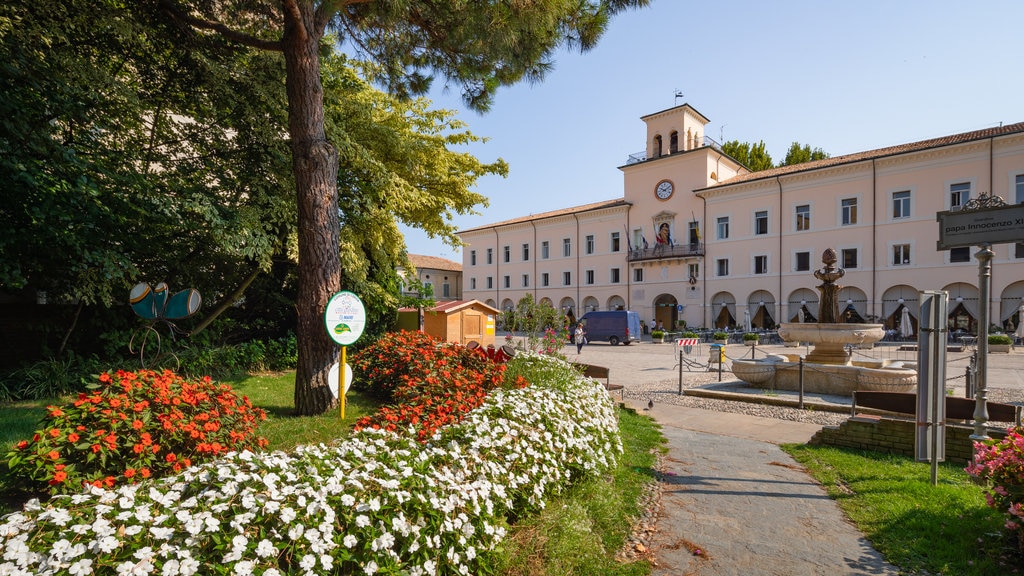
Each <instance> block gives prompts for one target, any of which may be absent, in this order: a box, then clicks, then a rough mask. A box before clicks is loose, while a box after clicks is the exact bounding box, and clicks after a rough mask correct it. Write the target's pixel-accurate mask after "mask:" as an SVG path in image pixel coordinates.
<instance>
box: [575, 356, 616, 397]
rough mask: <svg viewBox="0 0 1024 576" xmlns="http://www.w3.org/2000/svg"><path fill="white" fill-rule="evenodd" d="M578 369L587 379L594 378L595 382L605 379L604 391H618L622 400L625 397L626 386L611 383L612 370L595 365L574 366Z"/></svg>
mask: <svg viewBox="0 0 1024 576" xmlns="http://www.w3.org/2000/svg"><path fill="white" fill-rule="evenodd" d="M573 366H575V367H576V368H577V369H579V370H580V371H582V372H583V375H584V376H586V377H587V378H594V379H595V380H600V379H602V378H603V379H604V389H605V390H607V391H608V392H609V393H611V392H615V391H618V392H619V397H620V398H622V397H624V395H625V390H624V388H625V387H624V386H623V385H622V384H612V382H611V370H610V369H609V368H605V367H604V366H594V365H593V364H573Z"/></svg>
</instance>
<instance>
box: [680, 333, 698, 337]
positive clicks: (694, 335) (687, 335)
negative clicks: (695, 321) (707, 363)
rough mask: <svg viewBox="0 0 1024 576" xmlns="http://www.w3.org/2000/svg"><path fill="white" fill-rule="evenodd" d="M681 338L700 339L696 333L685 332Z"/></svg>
mask: <svg viewBox="0 0 1024 576" xmlns="http://www.w3.org/2000/svg"><path fill="white" fill-rule="evenodd" d="M680 338H699V336H697V333H696V332H683V335H682V336H680Z"/></svg>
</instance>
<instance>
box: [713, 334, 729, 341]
mask: <svg viewBox="0 0 1024 576" xmlns="http://www.w3.org/2000/svg"><path fill="white" fill-rule="evenodd" d="M711 339H712V340H728V339H729V335H728V334H727V333H725V332H715V333H714V334H713V335H712V336H711Z"/></svg>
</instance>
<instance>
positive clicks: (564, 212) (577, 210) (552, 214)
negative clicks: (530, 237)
mask: <svg viewBox="0 0 1024 576" xmlns="http://www.w3.org/2000/svg"><path fill="white" fill-rule="evenodd" d="M632 205H633V203H632V202H627V201H626V199H625V198H617V199H615V200H605V201H604V202H595V203H593V204H581V205H579V206H573V207H570V208H562V209H560V210H551V211H548V212H541V213H540V214H534V215H532V216H524V217H522V218H513V219H512V220H504V221H502V222H495V223H493V224H487V225H484V226H477V227H475V228H467V229H465V230H459V231H457V232H456V234H466V233H469V232H479V231H481V230H490V229H491V228H499V227H502V226H511V225H513V224H526V223H528V222H536V221H537V220H546V219H548V218H556V217H558V216H570V215H573V214H582V213H584V212H595V211H597V210H606V209H608V208H618V207H623V206H632Z"/></svg>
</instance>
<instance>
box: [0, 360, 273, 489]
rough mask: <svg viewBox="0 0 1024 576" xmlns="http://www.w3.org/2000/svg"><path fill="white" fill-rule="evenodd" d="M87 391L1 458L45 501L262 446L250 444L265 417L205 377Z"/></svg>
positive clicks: (151, 377)
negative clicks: (47, 496) (46, 494)
mask: <svg viewBox="0 0 1024 576" xmlns="http://www.w3.org/2000/svg"><path fill="white" fill-rule="evenodd" d="M90 389H91V392H88V393H81V394H79V395H78V398H77V399H76V400H75V401H74V402H72V403H70V404H68V405H65V406H63V407H59V406H49V407H48V408H47V415H46V417H45V418H44V419H43V421H42V428H41V429H40V430H39V431H37V432H36V434H35V436H34V437H33V439H32V440H31V441H29V440H22V441H21V442H19V443H18V444H17V447H16V449H15V450H14V451H13V452H11V453H10V454H9V455H8V463H9V465H10V468H11V472H12V474H13V475H14V476H15V477H18V478H20V479H22V480H24V481H25V482H26V483H27V484H29V485H34V486H35V487H37V488H40V489H42V490H45V491H47V492H49V493H51V494H57V493H66V492H76V491H78V490H80V489H81V486H82V485H83V484H93V485H96V486H103V487H107V488H110V487H113V486H114V485H116V484H121V483H129V484H133V483H135V482H137V481H138V479H140V478H149V477H152V476H161V475H166V474H171V473H176V472H179V471H181V470H182V469H183V468H184V467H188V466H191V465H192V464H194V463H198V462H200V461H204V460H212V459H213V458H215V457H217V456H219V455H221V454H224V453H226V452H229V451H232V450H236V451H237V450H243V449H257V448H262V447H263V446H266V440H265V439H263V438H258V437H256V428H257V426H258V425H259V422H260V421H262V420H265V419H266V413H265V412H264V411H263V410H262V409H260V408H254V407H253V405H252V403H250V402H249V399H248V398H246V397H239V396H237V395H236V394H235V393H234V391H233V390H232V389H231V387H230V386H228V385H227V384H216V383H214V382H213V381H212V380H211V379H210V377H208V376H207V377H205V378H202V379H201V380H186V379H184V378H182V377H180V376H178V375H176V374H174V373H173V372H171V371H170V370H165V371H164V372H162V373H158V372H154V371H152V370H140V371H139V372H124V371H118V372H116V373H115V374H113V375H112V374H109V373H103V374H101V375H100V376H99V384H93V385H90Z"/></svg>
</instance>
